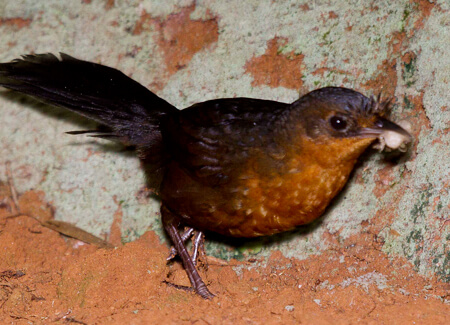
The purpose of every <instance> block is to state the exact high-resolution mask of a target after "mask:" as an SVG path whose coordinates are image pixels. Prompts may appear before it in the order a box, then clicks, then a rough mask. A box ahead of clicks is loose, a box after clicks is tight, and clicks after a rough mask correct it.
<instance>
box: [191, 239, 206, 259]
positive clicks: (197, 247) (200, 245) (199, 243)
mask: <svg viewBox="0 0 450 325" xmlns="http://www.w3.org/2000/svg"><path fill="white" fill-rule="evenodd" d="M192 243H193V246H194V249H193V252H192V260H193V261H194V265H195V266H197V262H198V259H199V255H200V253H201V254H202V257H204V255H205V245H204V243H205V236H204V235H203V232H202V231H197V232H196V233H195V235H194V238H193V239H192Z"/></svg>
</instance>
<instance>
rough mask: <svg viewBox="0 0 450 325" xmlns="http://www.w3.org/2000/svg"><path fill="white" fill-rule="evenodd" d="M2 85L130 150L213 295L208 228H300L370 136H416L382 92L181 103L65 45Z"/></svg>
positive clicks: (255, 233)
mask: <svg viewBox="0 0 450 325" xmlns="http://www.w3.org/2000/svg"><path fill="white" fill-rule="evenodd" d="M0 86H2V87H4V88H7V89H11V90H14V91H18V92H21V93H24V94H27V95H30V96H33V97H36V98H37V99H38V100H41V101H44V102H46V103H49V104H52V105H56V106H59V107H63V108H66V109H69V110H70V111H73V112H75V113H78V114H80V115H82V116H85V117H87V118H89V119H92V120H94V121H96V122H97V123H98V124H99V127H98V128H97V129H95V130H86V131H74V132H68V133H71V134H81V133H89V134H90V135H91V136H93V137H99V138H105V139H109V140H113V141H119V142H121V143H122V144H124V145H125V146H130V147H133V148H135V150H136V152H137V155H138V157H139V158H140V159H142V160H143V162H144V164H143V165H144V166H145V170H146V172H147V173H148V174H149V178H150V179H152V181H151V182H152V186H153V188H154V189H155V191H156V193H157V194H158V195H159V197H160V201H161V220H162V224H163V226H164V229H165V231H166V232H167V234H168V236H169V238H170V240H171V242H172V244H173V247H172V250H171V254H170V255H171V257H174V256H175V255H178V256H179V257H180V259H181V261H182V264H183V266H184V269H185V271H186V273H187V275H188V277H189V280H190V283H191V289H192V290H193V291H195V293H197V294H198V295H200V296H201V297H203V298H205V299H211V298H213V297H214V294H213V293H211V291H210V290H209V289H208V287H207V286H206V284H205V282H204V281H203V280H202V278H201V277H200V275H199V273H198V270H197V267H196V263H197V257H198V252H199V247H200V246H201V245H200V244H201V243H202V238H203V236H204V232H205V231H208V232H212V233H214V232H215V233H218V234H221V235H225V236H231V237H244V238H251V237H259V236H269V235H272V234H276V233H280V232H284V231H289V230H292V229H294V228H296V227H298V226H301V225H305V224H308V223H310V222H312V221H314V220H315V219H317V218H318V217H320V216H321V215H322V214H323V213H324V211H325V209H326V208H327V206H328V205H329V204H330V202H331V201H332V200H333V198H334V197H335V196H336V195H337V194H338V193H339V192H340V191H341V190H342V188H343V187H344V185H345V184H346V183H347V181H348V179H349V175H350V173H351V171H352V170H353V168H354V166H355V163H356V162H357V161H358V158H359V156H360V155H361V154H362V153H363V152H364V151H365V150H366V149H367V148H368V147H369V146H370V145H371V144H372V143H374V142H376V141H377V139H383V140H385V138H386V140H389V139H388V136H392V135H394V136H396V137H397V138H398V139H400V141H397V142H399V143H401V144H406V143H409V142H410V141H411V139H412V137H411V135H410V134H409V132H408V131H407V130H405V129H404V128H402V127H401V126H399V125H398V124H396V123H394V122H392V121H390V120H389V119H388V118H387V117H386V116H387V114H388V110H389V109H388V108H389V100H382V99H381V97H380V96H378V97H375V96H370V97H366V96H365V95H363V94H361V93H360V92H358V91H355V90H352V89H348V88H343V87H325V88H319V89H316V90H313V91H310V92H309V93H307V94H305V95H303V96H301V97H300V98H299V99H297V100H296V101H294V102H292V103H282V102H277V101H270V100H261V99H252V98H243V97H239V98H222V99H214V100H208V101H205V102H201V103H197V104H194V105H192V106H190V107H187V108H184V109H181V110H179V109H177V108H176V107H174V106H173V105H171V104H170V103H168V102H167V101H165V100H164V99H162V98H160V97H158V96H157V95H156V94H154V93H153V92H151V91H150V90H148V89H147V88H146V87H144V86H142V85H141V84H139V83H138V82H136V81H134V80H133V79H131V78H130V77H128V76H126V75H125V74H123V73H122V72H120V71H119V70H117V69H114V68H111V67H107V66H104V65H101V64H98V63H93V62H88V61H83V60H79V59H76V58H74V57H71V56H69V55H67V54H64V53H59V55H54V54H51V53H46V54H30V55H24V56H22V57H21V58H19V59H16V60H13V61H11V62H8V63H1V64H0ZM383 142H384V143H387V144H389V141H383ZM391 142H392V141H391ZM397 142H396V143H397ZM383 145H384V144H383ZM396 146H397V145H396ZM394 149H395V148H394ZM191 237H193V242H194V248H193V253H189V252H188V250H187V248H186V245H187V240H188V239H190V238H191ZM200 248H201V247H200Z"/></svg>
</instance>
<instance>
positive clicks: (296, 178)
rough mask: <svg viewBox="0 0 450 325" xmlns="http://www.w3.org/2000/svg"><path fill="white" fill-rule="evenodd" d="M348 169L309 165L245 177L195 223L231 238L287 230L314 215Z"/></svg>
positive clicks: (331, 197)
mask: <svg viewBox="0 0 450 325" xmlns="http://www.w3.org/2000/svg"><path fill="white" fill-rule="evenodd" d="M350 171H351V168H346V166H338V167H336V168H333V169H323V168H321V167H320V166H318V165H311V166H309V167H308V169H307V170H303V171H302V172H301V173H292V174H285V175H283V176H279V177H274V178H271V179H263V178H258V177H253V178H252V177H249V178H245V179H243V180H242V181H241V182H239V186H237V187H236V188H235V194H234V195H233V196H232V197H231V198H230V200H228V201H227V202H225V203H223V204H222V205H211V209H210V211H209V212H208V213H206V214H205V215H204V216H203V217H202V218H198V219H197V220H195V223H196V226H198V227H200V228H206V229H208V230H212V231H215V232H218V233H221V234H224V235H228V236H233V237H258V236H266V235H272V234H275V233H279V232H283V231H287V230H291V229H293V228H295V227H296V226H300V225H304V224H307V223H310V222H312V221H313V220H315V219H316V218H318V217H319V216H320V215H321V214H322V213H323V212H324V210H325V209H326V207H327V206H328V204H329V203H330V201H331V200H332V199H333V197H334V196H335V195H336V194H337V193H338V192H339V191H340V190H341V189H342V187H343V186H344V185H345V183H346V181H347V179H348V176H349V174H350Z"/></svg>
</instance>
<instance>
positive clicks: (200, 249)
mask: <svg viewBox="0 0 450 325" xmlns="http://www.w3.org/2000/svg"><path fill="white" fill-rule="evenodd" d="M194 232H195V235H194V238H192V243H193V249H192V254H191V258H192V261H193V262H194V265H195V266H197V264H198V259H199V258H200V254H201V255H202V256H204V255H205V246H204V242H205V236H204V234H203V232H202V231H198V230H197V231H195V230H194V228H187V229H186V230H185V231H184V232H183V233H182V234H181V236H180V237H181V240H182V241H183V243H186V241H187V240H188V239H189V238H190V237H192V235H193V234H194ZM177 255H178V252H177V250H176V249H175V247H174V246H172V247H171V248H170V251H169V256H167V261H170V260H172V259H173V258H175V256H177Z"/></svg>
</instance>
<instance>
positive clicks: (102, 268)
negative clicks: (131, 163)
mask: <svg viewBox="0 0 450 325" xmlns="http://www.w3.org/2000/svg"><path fill="white" fill-rule="evenodd" d="M42 197H43V195H40V194H39V193H35V192H27V193H25V194H24V195H22V196H19V199H18V204H19V208H20V211H21V213H22V215H19V216H16V217H8V216H11V215H12V214H14V205H13V203H12V202H13V200H12V199H11V195H10V193H9V190H8V188H7V187H5V186H0V323H1V324H50V323H56V324H66V323H73V324H319V325H320V324H354V323H358V324H448V319H449V317H450V305H449V304H445V303H443V302H442V301H443V300H444V299H447V301H448V299H449V297H450V296H449V292H450V290H449V289H450V288H449V286H450V285H449V284H445V283H442V282H438V281H437V280H435V279H426V278H423V277H421V276H419V275H418V274H417V273H416V272H414V270H413V269H412V267H411V265H410V263H409V262H407V261H406V260H404V259H401V258H394V259H392V258H388V257H387V256H386V254H384V253H383V252H382V251H380V244H379V243H377V241H376V240H374V236H373V235H372V234H370V233H363V234H361V235H359V236H358V237H355V238H351V239H349V241H348V243H345V244H344V245H339V246H338V247H341V248H337V249H334V250H330V251H328V252H325V253H323V254H322V255H320V256H311V257H310V258H308V259H306V260H302V261H300V260H296V259H293V258H292V259H288V258H285V257H283V256H282V255H281V253H280V252H273V254H272V256H271V257H270V259H269V261H268V263H267V264H266V265H265V266H264V267H263V266H259V265H260V264H259V263H257V262H258V261H252V262H238V261H230V262H226V261H221V260H217V259H214V258H211V259H209V269H208V270H207V271H206V272H202V273H203V277H204V279H206V281H207V282H208V283H209V288H210V289H211V291H212V292H213V293H215V294H217V297H216V298H214V299H213V300H210V301H207V300H203V299H202V298H200V297H198V296H196V295H194V294H192V293H189V292H184V291H180V290H176V289H174V288H173V287H170V286H168V285H166V284H164V283H163V281H164V280H168V281H171V282H174V283H178V284H187V279H186V276H185V273H184V271H183V270H182V268H181V267H180V266H179V264H178V263H175V264H171V265H167V264H166V261H165V258H166V256H167V254H168V248H167V246H166V245H164V244H161V243H160V241H159V239H158V237H157V236H156V235H155V234H154V233H152V232H148V233H147V234H145V235H144V236H142V237H141V238H140V239H139V240H137V241H135V242H133V243H129V244H126V245H123V246H121V247H118V248H116V249H99V248H96V247H94V246H91V245H88V244H82V243H81V242H79V241H77V240H74V239H67V238H65V237H63V236H62V235H60V234H59V233H57V232H55V231H53V230H50V229H48V228H46V227H43V226H42V225H41V223H40V222H39V221H37V220H36V219H35V218H38V219H39V220H41V221H43V220H47V219H48V218H50V217H51V209H50V208H49V206H48V205H47V203H46V202H44V201H43V200H42ZM350 243H351V244H350ZM345 247H346V248H345ZM249 266H252V268H251V269H250V270H248V269H247V267H249ZM235 270H237V272H236V271H235ZM446 319H447V322H446Z"/></svg>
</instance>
